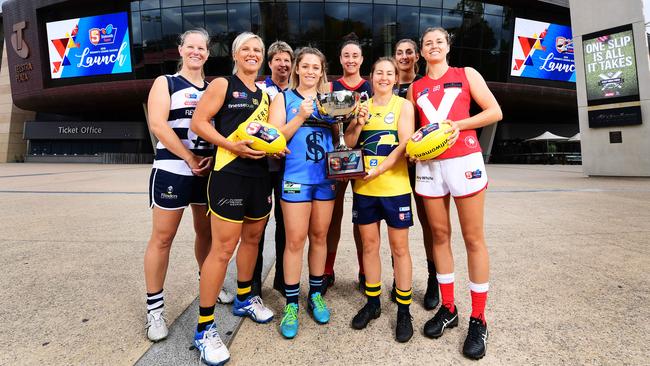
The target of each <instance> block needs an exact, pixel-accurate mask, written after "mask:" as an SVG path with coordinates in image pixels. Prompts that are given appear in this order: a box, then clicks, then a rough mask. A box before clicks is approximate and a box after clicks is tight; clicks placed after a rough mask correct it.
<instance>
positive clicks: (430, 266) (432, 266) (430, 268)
mask: <svg viewBox="0 0 650 366" xmlns="http://www.w3.org/2000/svg"><path fill="white" fill-rule="evenodd" d="M427 270H428V272H429V278H431V277H432V276H433V278H435V277H436V264H435V263H434V262H433V261H430V260H428V259H427Z"/></svg>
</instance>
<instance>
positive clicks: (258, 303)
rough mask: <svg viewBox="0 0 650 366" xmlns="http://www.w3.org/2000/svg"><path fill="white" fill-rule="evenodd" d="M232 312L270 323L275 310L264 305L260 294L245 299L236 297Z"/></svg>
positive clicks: (259, 321)
mask: <svg viewBox="0 0 650 366" xmlns="http://www.w3.org/2000/svg"><path fill="white" fill-rule="evenodd" d="M232 313H233V315H237V316H248V317H250V318H251V319H253V320H254V321H256V322H258V323H268V322H270V321H271V320H272V319H273V311H271V309H269V308H267V307H266V306H264V303H263V302H262V299H261V298H260V297H259V296H251V297H249V298H248V299H246V300H244V301H239V300H237V298H235V303H234V304H233V306H232Z"/></svg>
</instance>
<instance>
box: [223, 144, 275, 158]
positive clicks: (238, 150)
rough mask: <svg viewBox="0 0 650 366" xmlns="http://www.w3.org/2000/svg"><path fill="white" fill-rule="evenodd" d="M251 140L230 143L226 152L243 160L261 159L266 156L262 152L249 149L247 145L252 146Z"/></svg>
mask: <svg viewBox="0 0 650 366" xmlns="http://www.w3.org/2000/svg"><path fill="white" fill-rule="evenodd" d="M252 143H253V141H251V140H240V141H235V142H231V143H230V144H229V146H228V148H227V149H228V150H230V152H232V153H233V154H235V155H237V156H239V157H240V158H244V159H261V158H263V157H265V156H266V153H265V152H264V151H258V150H253V149H251V148H250V147H249V146H248V145H250V144H252Z"/></svg>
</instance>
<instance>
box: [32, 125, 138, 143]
mask: <svg viewBox="0 0 650 366" xmlns="http://www.w3.org/2000/svg"><path fill="white" fill-rule="evenodd" d="M146 126H147V125H146V124H145V123H143V122H118V121H102V122H90V121H64V122H62V121H27V122H25V130H24V133H23V137H24V138H25V139H29V140H42V139H52V140H57V139H58V140H77V139H82V140H83V139H90V140H115V139H116V140H144V139H147V138H149V133H148V130H147V127H146Z"/></svg>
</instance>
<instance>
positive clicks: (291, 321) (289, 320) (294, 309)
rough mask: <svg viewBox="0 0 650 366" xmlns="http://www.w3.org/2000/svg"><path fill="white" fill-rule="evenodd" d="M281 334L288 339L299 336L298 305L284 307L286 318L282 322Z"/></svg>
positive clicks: (292, 304)
mask: <svg viewBox="0 0 650 366" xmlns="http://www.w3.org/2000/svg"><path fill="white" fill-rule="evenodd" d="M280 333H282V336H283V337H284V338H287V339H292V338H293V337H295V336H296V334H298V304H295V303H291V304H287V305H286V306H285V307H284V316H283V317H282V321H280Z"/></svg>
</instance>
